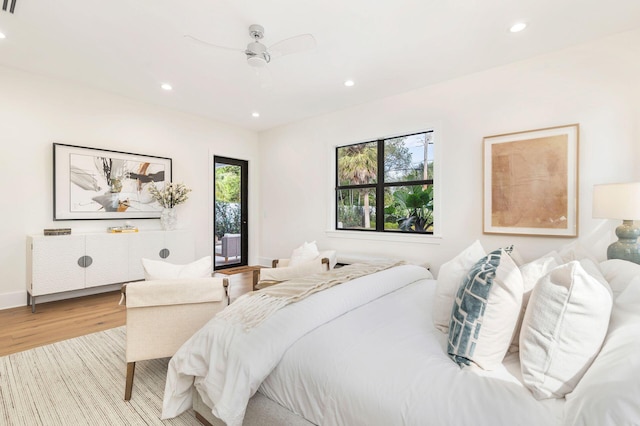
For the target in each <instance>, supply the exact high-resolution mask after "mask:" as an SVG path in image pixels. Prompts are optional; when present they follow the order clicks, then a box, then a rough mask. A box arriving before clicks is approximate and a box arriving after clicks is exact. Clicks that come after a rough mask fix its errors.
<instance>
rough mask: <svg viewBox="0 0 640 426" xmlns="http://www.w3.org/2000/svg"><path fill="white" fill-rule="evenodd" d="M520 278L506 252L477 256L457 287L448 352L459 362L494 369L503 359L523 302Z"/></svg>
mask: <svg viewBox="0 0 640 426" xmlns="http://www.w3.org/2000/svg"><path fill="white" fill-rule="evenodd" d="M523 289H524V286H523V281H522V275H521V274H520V270H519V269H518V266H517V265H516V264H515V262H514V261H513V260H512V259H511V257H510V256H509V254H508V253H507V252H506V251H505V250H503V249H498V250H495V251H493V252H491V253H489V254H488V255H487V256H485V257H483V258H482V259H480V260H479V261H478V262H477V263H476V264H475V265H474V266H473V267H472V268H471V270H470V271H469V273H468V274H467V276H466V277H465V279H464V280H463V282H462V284H461V285H460V287H459V288H458V292H457V293H456V298H455V301H454V304H453V309H452V311H451V320H450V323H449V342H448V345H447V352H448V353H449V356H450V357H451V359H453V360H454V361H455V362H456V363H457V364H458V365H460V366H465V365H470V364H472V363H473V364H475V365H478V366H479V367H481V368H483V369H485V370H492V369H494V368H496V367H497V366H498V365H500V363H502V359H503V358H504V355H505V353H506V352H507V349H508V348H509V344H510V342H511V337H512V335H513V331H514V328H515V325H516V322H517V319H518V314H519V312H520V306H521V304H522V294H523Z"/></svg>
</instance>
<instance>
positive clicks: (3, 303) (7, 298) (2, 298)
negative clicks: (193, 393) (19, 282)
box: [0, 290, 27, 310]
mask: <svg viewBox="0 0 640 426" xmlns="http://www.w3.org/2000/svg"><path fill="white" fill-rule="evenodd" d="M20 306H27V292H26V290H20V291H14V292H11V293H2V294H0V310H2V309H9V308H17V307H20Z"/></svg>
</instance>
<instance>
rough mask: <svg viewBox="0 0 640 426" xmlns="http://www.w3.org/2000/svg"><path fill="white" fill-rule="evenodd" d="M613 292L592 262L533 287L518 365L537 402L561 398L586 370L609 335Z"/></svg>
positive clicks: (554, 273) (575, 264) (574, 264)
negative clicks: (538, 400)
mask: <svg viewBox="0 0 640 426" xmlns="http://www.w3.org/2000/svg"><path fill="white" fill-rule="evenodd" d="M611 307H612V297H611V290H610V288H609V285H608V284H607V282H606V280H605V279H604V277H603V276H602V274H601V273H600V271H599V269H598V267H597V266H596V265H595V264H594V263H593V262H592V261H590V260H589V259H583V260H582V261H580V262H579V261H575V260H574V261H571V262H569V263H566V264H563V265H560V266H558V267H556V268H554V269H553V270H551V271H550V272H549V273H548V274H546V275H545V276H543V277H542V278H541V279H540V280H539V281H538V283H537V284H536V286H535V287H534V289H533V291H532V293H531V298H530V299H529V305H528V306H527V310H526V312H525V315H524V320H523V322H522V328H521V329H520V367H521V370H522V378H523V381H524V383H525V385H526V386H527V387H528V388H529V389H530V390H531V392H532V393H533V395H534V396H535V397H536V399H546V398H562V397H564V396H565V395H566V394H567V393H569V392H571V391H572V390H573V389H574V388H575V386H576V385H577V384H578V382H579V381H580V379H581V377H582V376H583V375H584V373H585V372H586V371H587V369H588V368H589V366H590V365H591V363H592V362H593V360H594V358H595V357H596V356H597V354H598V351H599V350H600V347H601V345H602V342H603V340H604V338H605V335H606V333H607V328H608V326H609V316H610V314H611Z"/></svg>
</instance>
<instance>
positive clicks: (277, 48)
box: [185, 24, 316, 67]
mask: <svg viewBox="0 0 640 426" xmlns="http://www.w3.org/2000/svg"><path fill="white" fill-rule="evenodd" d="M249 36H250V37H251V38H252V39H253V41H252V42H250V43H249V44H248V45H247V47H246V49H236V48H232V47H225V46H219V45H217V44H213V43H210V42H208V41H204V40H201V39H199V38H196V37H193V36H191V35H185V37H187V38H189V39H191V40H194V41H197V42H199V43H203V44H206V45H207V46H211V47H215V48H217V49H224V50H232V51H236V52H238V51H239V52H244V54H245V55H246V57H247V62H248V63H249V65H251V66H252V67H264V66H266V65H267V64H268V63H269V62H271V60H272V59H274V58H277V57H280V56H284V55H290V54H292V53H298V52H304V51H306V50H312V49H314V48H315V47H316V39H315V38H314V37H313V36H312V35H311V34H300V35H297V36H294V37H291V38H287V39H284V40H281V41H279V42H277V43H275V44H273V45H272V46H270V47H267V46H265V45H264V44H262V43H261V42H260V40H262V38H263V37H264V27H263V26H262V25H258V24H253V25H250V26H249Z"/></svg>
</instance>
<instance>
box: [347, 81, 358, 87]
mask: <svg viewBox="0 0 640 426" xmlns="http://www.w3.org/2000/svg"><path fill="white" fill-rule="evenodd" d="M354 84H356V83H354V81H353V80H347V81H345V82H344V85H345V86H347V87H351V86H353V85H354Z"/></svg>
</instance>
